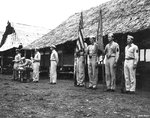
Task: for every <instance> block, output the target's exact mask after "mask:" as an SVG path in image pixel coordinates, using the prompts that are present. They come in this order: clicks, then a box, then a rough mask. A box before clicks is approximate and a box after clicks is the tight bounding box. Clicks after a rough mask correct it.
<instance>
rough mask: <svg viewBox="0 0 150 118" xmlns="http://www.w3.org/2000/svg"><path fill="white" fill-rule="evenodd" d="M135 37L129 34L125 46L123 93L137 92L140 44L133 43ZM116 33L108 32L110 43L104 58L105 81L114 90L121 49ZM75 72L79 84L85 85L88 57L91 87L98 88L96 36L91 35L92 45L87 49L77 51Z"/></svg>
mask: <svg viewBox="0 0 150 118" xmlns="http://www.w3.org/2000/svg"><path fill="white" fill-rule="evenodd" d="M133 39H134V37H133V36H131V35H128V36H127V46H126V47H125V60H124V69H123V71H124V78H125V85H124V86H125V90H122V92H123V93H133V94H134V93H135V91H136V67H137V63H138V59H139V57H138V56H139V54H138V52H139V51H138V46H137V45H135V44H134V43H133ZM113 40H114V35H113V34H112V33H110V34H108V41H109V43H108V44H107V45H106V46H105V50H104V52H103V53H104V54H103V60H102V61H104V64H105V82H106V87H107V89H106V91H112V92H114V91H115V89H116V67H117V62H118V59H119V54H120V49H119V45H118V43H117V42H114V41H113ZM75 56H76V58H75V74H76V81H77V83H76V84H77V86H81V87H82V86H84V85H85V64H86V59H87V65H88V77H89V85H88V88H90V89H97V83H98V62H99V58H98V43H97V42H96V41H95V37H93V36H92V37H90V45H88V46H87V47H86V49H85V50H80V51H77V52H76V53H75Z"/></svg>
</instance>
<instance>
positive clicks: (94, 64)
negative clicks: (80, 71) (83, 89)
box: [86, 36, 98, 89]
mask: <svg viewBox="0 0 150 118" xmlns="http://www.w3.org/2000/svg"><path fill="white" fill-rule="evenodd" d="M90 43H91V44H90V45H89V46H88V47H87V50H86V52H87V55H88V75H89V88H90V89H96V88H97V82H98V56H97V54H98V44H97V43H96V42H95V37H94V36H90Z"/></svg>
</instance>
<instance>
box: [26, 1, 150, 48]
mask: <svg viewBox="0 0 150 118" xmlns="http://www.w3.org/2000/svg"><path fill="white" fill-rule="evenodd" d="M100 8H101V10H102V18H103V19H102V21H103V35H107V34H108V33H109V32H113V33H126V32H137V31H140V30H144V29H148V28H150V0H112V1H109V2H107V3H104V4H101V5H100V6H97V7H93V8H91V9H89V10H86V11H83V22H84V29H85V31H84V35H85V37H88V36H89V35H91V34H92V35H95V36H96V32H97V27H98V19H99V10H100ZM79 18H80V13H75V14H74V15H73V16H71V17H69V18H68V19H67V20H66V21H64V22H63V23H62V24H61V25H59V26H58V27H56V28H55V29H53V30H52V31H51V32H49V33H48V34H46V35H44V36H42V37H41V38H40V39H38V40H36V41H34V42H33V43H31V44H30V45H28V46H27V47H25V48H26V49H32V48H35V47H38V48H44V47H49V46H50V45H52V44H55V45H59V44H62V43H65V42H66V41H73V40H76V39H77V37H78V35H77V31H78V23H79Z"/></svg>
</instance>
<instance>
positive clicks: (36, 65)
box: [31, 48, 41, 82]
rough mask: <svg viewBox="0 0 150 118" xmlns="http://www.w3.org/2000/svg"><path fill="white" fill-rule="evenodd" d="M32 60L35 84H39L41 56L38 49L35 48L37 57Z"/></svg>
mask: <svg viewBox="0 0 150 118" xmlns="http://www.w3.org/2000/svg"><path fill="white" fill-rule="evenodd" d="M31 60H32V61H33V82H38V81H39V68H40V60H41V54H40V52H39V51H38V49H37V48H35V55H34V58H32V59H31Z"/></svg>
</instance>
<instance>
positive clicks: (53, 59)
mask: <svg viewBox="0 0 150 118" xmlns="http://www.w3.org/2000/svg"><path fill="white" fill-rule="evenodd" d="M55 49H56V46H55V45H52V46H51V47H50V50H51V51H52V53H51V56H50V69H49V70H50V72H49V73H50V75H49V77H50V84H56V82H57V64H58V61H59V58H58V53H57V52H56V50H55Z"/></svg>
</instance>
